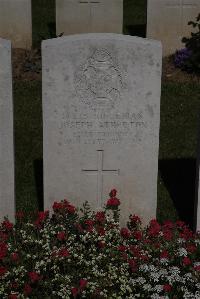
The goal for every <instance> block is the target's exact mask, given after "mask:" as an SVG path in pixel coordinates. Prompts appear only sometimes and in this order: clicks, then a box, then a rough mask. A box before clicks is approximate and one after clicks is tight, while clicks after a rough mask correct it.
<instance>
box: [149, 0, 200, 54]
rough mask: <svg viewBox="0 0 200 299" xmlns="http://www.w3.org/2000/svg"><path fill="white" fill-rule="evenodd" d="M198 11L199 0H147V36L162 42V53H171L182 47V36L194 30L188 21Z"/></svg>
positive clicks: (199, 9) (199, 7)
mask: <svg viewBox="0 0 200 299" xmlns="http://www.w3.org/2000/svg"><path fill="white" fill-rule="evenodd" d="M199 11H200V1H199V0H162V1H161V0H148V9H147V37H149V38H154V39H157V40H160V41H161V42H162V44H163V54H164V55H169V54H172V53H174V52H175V51H176V50H177V49H180V48H183V47H184V44H182V42H181V40H182V38H183V37H184V36H190V33H191V31H192V30H194V29H192V27H191V26H188V22H189V21H194V20H195V18H196V17H197V15H198V13H199Z"/></svg>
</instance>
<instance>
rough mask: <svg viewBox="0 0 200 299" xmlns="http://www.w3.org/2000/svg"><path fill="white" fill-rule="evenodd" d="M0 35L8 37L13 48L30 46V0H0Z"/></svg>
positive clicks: (27, 47)
mask: <svg viewBox="0 0 200 299" xmlns="http://www.w3.org/2000/svg"><path fill="white" fill-rule="evenodd" d="M0 37H2V38H7V39H10V40H11V41H12V46H13V47H14V48H23V49H30V48H31V46H32V17H31V0H0Z"/></svg>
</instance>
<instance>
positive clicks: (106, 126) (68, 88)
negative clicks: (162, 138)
mask: <svg viewBox="0 0 200 299" xmlns="http://www.w3.org/2000/svg"><path fill="white" fill-rule="evenodd" d="M161 52H162V51H161V46H160V43H159V42H157V41H151V40H147V39H142V38H136V37H130V36H123V35H118V34H109V33H108V34H83V35H75V36H69V37H62V38H57V39H52V40H47V41H44V42H43V44H42V57H43V66H42V68H43V121H44V126H43V127H44V132H43V136H44V151H43V153H44V206H45V208H50V207H51V205H52V203H53V202H54V201H55V200H61V199H63V198H66V197H67V198H69V200H71V201H72V202H73V203H74V204H76V205H79V206H80V204H81V203H83V202H84V201H86V200H88V202H89V203H90V204H91V206H92V207H93V208H95V209H98V208H100V207H102V205H103V203H104V202H105V200H106V198H107V196H108V193H109V191H110V189H112V188H116V189H117V190H118V191H119V197H121V199H122V205H121V209H122V215H123V216H122V222H123V220H127V219H128V216H129V214H130V213H136V214H138V215H141V216H142V217H143V219H144V221H145V222H147V221H148V220H149V219H151V218H152V217H155V216H156V205H157V203H156V196H157V167H158V165H157V164H158V144H159V119H160V80H161V56H162V55H161Z"/></svg>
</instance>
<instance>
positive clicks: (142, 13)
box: [14, 0, 200, 220]
mask: <svg viewBox="0 0 200 299" xmlns="http://www.w3.org/2000/svg"><path fill="white" fill-rule="evenodd" d="M32 3H33V44H34V46H38V45H39V44H40V41H41V39H42V38H50V37H51V36H52V35H53V34H54V32H55V7H54V5H55V3H54V0H33V1H32ZM124 20H125V21H124V25H125V26H126V25H134V24H145V23H146V0H125V1H124ZM50 27H51V28H50ZM52 28H53V29H52ZM53 30H54V31H53ZM199 94H200V86H199V85H198V84H195V83H193V84H192V83H187V84H185V83H178V82H177V83H164V82H163V84H162V98H161V127H160V154H159V159H160V161H161V162H162V161H165V160H169V161H172V162H173V161H176V160H178V159H183V158H185V159H186V160H187V159H190V158H193V159H195V157H196V146H197V124H198V116H199V115H198V114H199V110H200V109H199V108H200V98H199ZM41 101H42V99H41V82H30V83H29V82H19V81H17V82H15V84H14V113H15V142H16V145H15V163H16V203H17V209H24V210H27V211H31V210H32V209H34V208H40V205H39V201H40V199H39V198H38V193H37V188H36V178H37V184H38V185H39V186H40V187H41V185H42V175H41V161H42V103H41ZM38 165H39V166H38ZM185 171H186V172H187V169H186V170H185ZM161 172H162V171H159V177H158V218H159V220H164V219H166V218H170V219H176V218H177V214H176V210H175V208H174V205H173V203H172V198H171V194H170V190H168V188H167V187H166V182H165V181H164V179H163V177H162V176H161V175H162V173H161ZM188 200H190V199H189V198H188Z"/></svg>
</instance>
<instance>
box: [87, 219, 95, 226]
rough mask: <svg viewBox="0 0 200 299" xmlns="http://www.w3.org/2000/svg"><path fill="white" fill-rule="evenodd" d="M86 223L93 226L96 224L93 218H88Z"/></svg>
mask: <svg viewBox="0 0 200 299" xmlns="http://www.w3.org/2000/svg"><path fill="white" fill-rule="evenodd" d="M85 224H86V225H88V226H93V225H94V221H93V220H91V219H86V220H85Z"/></svg>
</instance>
